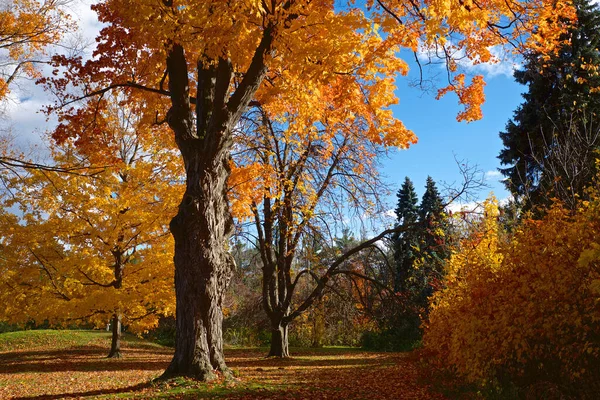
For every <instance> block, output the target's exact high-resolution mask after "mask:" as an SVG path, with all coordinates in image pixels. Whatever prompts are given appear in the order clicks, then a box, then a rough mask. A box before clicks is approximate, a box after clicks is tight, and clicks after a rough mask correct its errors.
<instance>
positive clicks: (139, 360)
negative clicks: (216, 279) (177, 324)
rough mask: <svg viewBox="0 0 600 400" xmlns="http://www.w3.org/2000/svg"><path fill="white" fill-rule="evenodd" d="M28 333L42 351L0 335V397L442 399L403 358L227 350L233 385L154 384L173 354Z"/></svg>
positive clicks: (136, 344) (92, 337)
mask: <svg viewBox="0 0 600 400" xmlns="http://www.w3.org/2000/svg"><path fill="white" fill-rule="evenodd" d="M30 332H32V335H34V336H35V337H37V339H38V340H40V343H41V345H35V344H34V343H29V345H30V346H29V348H20V349H16V350H11V349H10V348H9V347H8V345H9V344H10V343H9V342H10V341H7V340H3V336H5V335H7V334H3V335H0V360H2V361H1V362H0V398H3V399H4V398H8V399H25V398H29V399H32V398H35V399H59V398H114V397H117V396H118V397H120V398H137V399H146V398H157V397H160V398H173V399H185V398H194V399H197V398H226V399H289V398H295V399H304V398H310V399H400V398H402V399H443V398H444V397H443V396H441V395H440V394H437V393H434V392H432V391H431V388H430V387H429V386H428V385H427V384H424V382H423V380H422V379H421V375H420V371H419V369H418V368H417V362H416V361H415V360H414V359H411V357H410V356H409V355H408V354H406V353H372V352H364V351H359V350H353V349H348V348H339V349H338V348H325V349H293V350H292V352H293V354H294V357H292V358H290V359H277V358H265V357H264V355H265V354H266V350H265V349H229V350H226V352H225V353H226V356H227V361H228V366H229V367H230V368H231V369H232V370H233V372H234V376H236V378H235V380H233V381H224V380H223V379H222V378H220V379H219V380H217V381H215V382H212V383H210V384H203V383H200V382H196V381H193V380H190V379H184V378H176V379H172V380H169V381H164V382H160V383H152V382H151V381H152V379H154V378H156V377H158V376H159V375H160V374H161V373H162V372H163V371H164V369H165V368H166V367H167V365H168V363H169V361H170V359H171V355H172V349H169V348H166V347H161V346H157V345H154V344H151V343H147V342H143V341H139V340H135V339H131V338H130V339H127V340H125V341H124V343H123V354H124V357H123V358H121V359H106V358H105V356H106V353H107V350H108V344H109V335H108V334H107V333H106V332H88V333H87V336H85V338H87V342H85V340H84V339H82V338H79V339H78V340H74V339H72V335H77V331H46V332H50V335H52V336H57V335H64V337H63V340H55V341H54V343H53V341H52V340H44V339H40V337H43V336H44V335H40V334H36V333H33V332H36V331H30ZM22 336H23V335H20V337H21V338H22ZM21 342H23V339H21ZM82 342H85V343H82ZM65 343H72V345H69V346H67V345H66V344H65Z"/></svg>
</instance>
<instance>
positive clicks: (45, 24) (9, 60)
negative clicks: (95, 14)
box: [0, 0, 73, 100]
mask: <svg viewBox="0 0 600 400" xmlns="http://www.w3.org/2000/svg"><path fill="white" fill-rule="evenodd" d="M61 7H63V4H62V3H61V2H60V1H58V0H40V1H37V0H8V1H5V2H4V3H3V5H2V9H0V47H2V49H3V50H6V51H7V53H5V54H3V55H2V60H0V61H1V63H2V66H3V71H1V72H0V100H2V99H3V98H4V97H6V95H7V94H8V93H9V84H10V83H11V82H12V81H13V80H14V79H15V78H17V77H18V76H19V75H20V74H25V75H27V76H29V77H31V78H37V77H39V76H38V72H37V69H36V68H35V67H34V64H33V62H40V61H41V60H42V58H41V56H42V55H44V50H45V48H46V47H47V46H49V45H52V44H56V43H58V41H59V40H60V38H61V36H62V35H63V34H64V33H65V32H67V31H69V30H70V29H72V28H73V24H72V23H71V21H70V20H69V16H68V15H67V14H65V13H64V12H63V11H62V10H61Z"/></svg>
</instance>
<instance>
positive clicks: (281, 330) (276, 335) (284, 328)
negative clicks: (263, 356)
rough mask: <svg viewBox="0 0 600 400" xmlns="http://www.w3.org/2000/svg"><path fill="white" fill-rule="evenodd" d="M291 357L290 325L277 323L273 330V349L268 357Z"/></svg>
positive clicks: (274, 324)
mask: <svg viewBox="0 0 600 400" xmlns="http://www.w3.org/2000/svg"><path fill="white" fill-rule="evenodd" d="M289 356H290V351H289V346H288V325H287V324H282V323H281V322H279V323H278V322H275V323H273V326H272V328H271V349H270V350H269V355H268V357H281V358H287V357H289Z"/></svg>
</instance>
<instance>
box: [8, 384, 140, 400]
mask: <svg viewBox="0 0 600 400" xmlns="http://www.w3.org/2000/svg"><path fill="white" fill-rule="evenodd" d="M151 386H152V382H145V383H140V384H138V385H134V386H128V387H122V388H116V389H98V390H90V391H88V392H77V393H59V394H41V395H37V396H31V397H28V396H22V397H13V400H52V399H68V398H81V397H89V396H101V395H102V396H107V395H116V394H123V393H129V392H137V391H141V390H144V389H148V388H150V387H151Z"/></svg>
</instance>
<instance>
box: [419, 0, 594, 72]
mask: <svg viewBox="0 0 600 400" xmlns="http://www.w3.org/2000/svg"><path fill="white" fill-rule="evenodd" d="M599 1H600V0H599ZM490 53H491V55H492V61H491V62H485V63H477V62H476V60H471V59H469V58H468V57H466V53H465V51H464V49H461V50H459V51H456V52H454V53H453V54H452V58H453V59H454V60H456V62H457V64H458V67H459V68H461V69H463V70H467V71H468V72H470V73H472V74H483V75H485V76H486V77H487V78H492V77H495V76H507V77H509V78H512V77H513V72H514V71H515V69H519V68H520V67H521V64H520V63H518V62H516V60H515V59H514V56H513V55H512V53H511V52H510V51H509V50H508V49H505V48H503V47H502V46H494V47H492V48H491V49H490ZM417 57H418V58H419V60H420V61H421V62H428V61H431V62H435V63H440V61H441V60H442V59H443V58H440V57H439V56H438V55H436V52H435V49H432V48H427V47H426V46H420V47H419V50H418V52H417ZM436 59H437V61H436ZM440 65H441V68H446V65H445V63H444V62H441V64H440Z"/></svg>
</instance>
